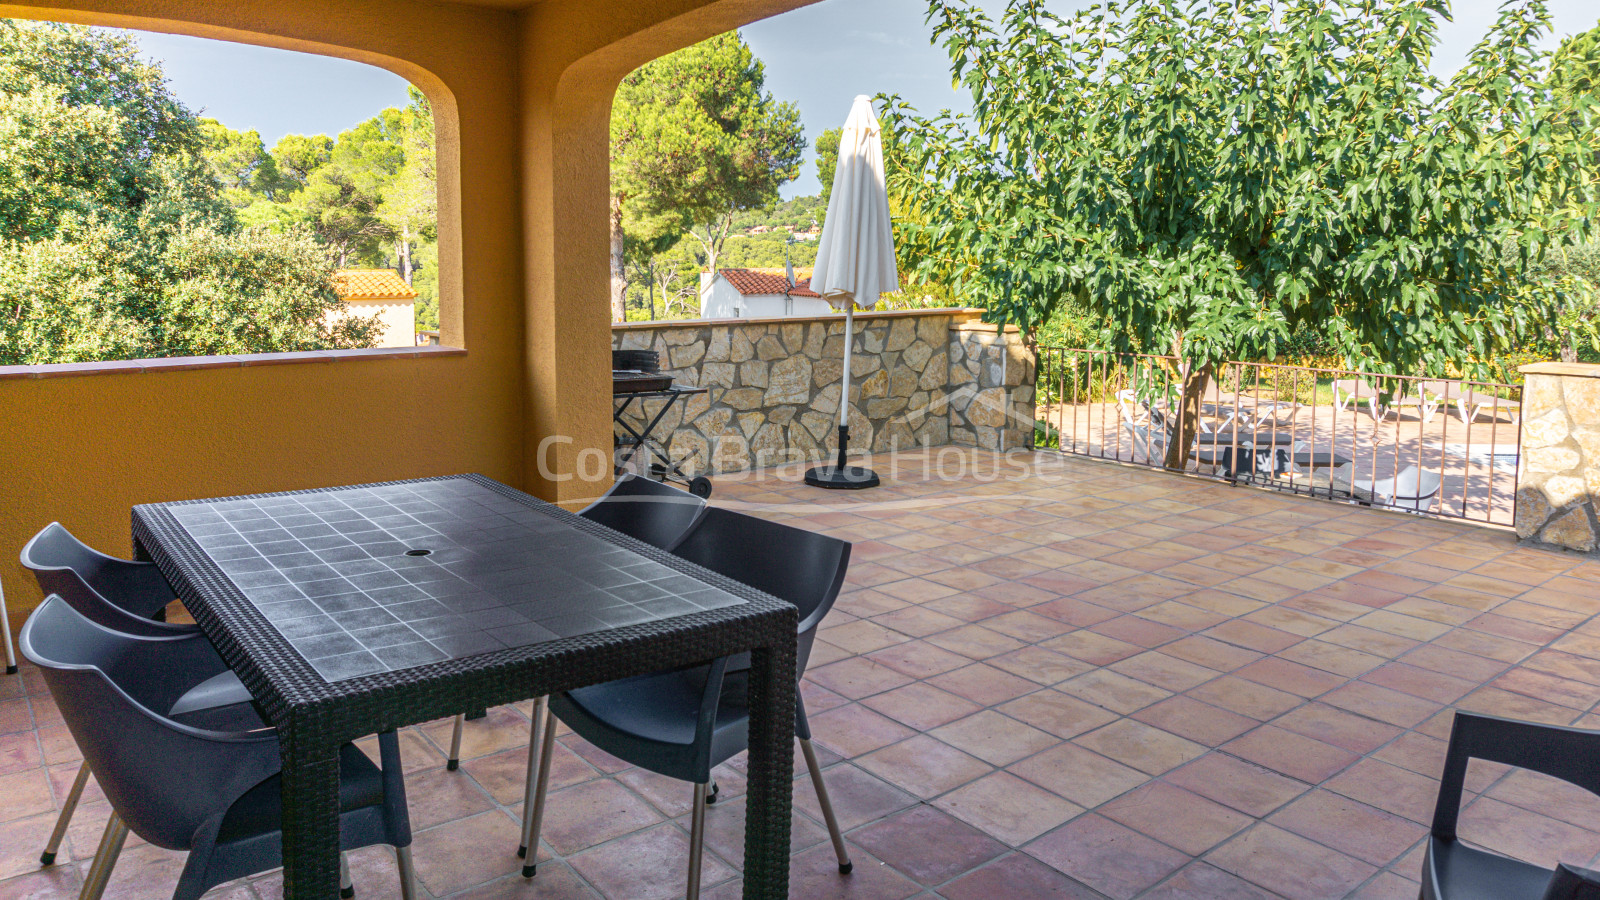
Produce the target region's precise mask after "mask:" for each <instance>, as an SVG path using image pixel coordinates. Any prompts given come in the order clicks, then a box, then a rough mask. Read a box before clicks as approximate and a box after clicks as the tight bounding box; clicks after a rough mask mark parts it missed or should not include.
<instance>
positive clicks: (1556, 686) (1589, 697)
mask: <svg viewBox="0 0 1600 900" xmlns="http://www.w3.org/2000/svg"><path fill="white" fill-rule="evenodd" d="M1491 684H1493V685H1494V686H1495V687H1497V688H1500V689H1502V690H1507V691H1512V692H1514V693H1518V694H1526V695H1528V696H1529V697H1533V698H1534V699H1536V700H1544V701H1547V702H1550V703H1557V704H1560V705H1562V706H1570V707H1572V708H1573V709H1579V710H1587V709H1589V707H1591V706H1593V705H1594V702H1595V696H1596V694H1597V692H1596V691H1595V688H1594V685H1591V684H1588V683H1586V682H1582V681H1574V680H1573V679H1570V678H1562V677H1560V676H1557V675H1551V674H1549V673H1547V672H1536V671H1534V670H1532V669H1527V668H1516V669H1512V670H1511V671H1509V672H1507V673H1506V674H1504V675H1501V676H1500V677H1499V678H1496V679H1495V680H1494V681H1493V682H1491Z"/></svg>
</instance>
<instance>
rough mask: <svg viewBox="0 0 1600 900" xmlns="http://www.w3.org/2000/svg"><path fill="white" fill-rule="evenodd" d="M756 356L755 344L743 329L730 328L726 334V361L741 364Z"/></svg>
mask: <svg viewBox="0 0 1600 900" xmlns="http://www.w3.org/2000/svg"><path fill="white" fill-rule="evenodd" d="M755 355H756V348H755V344H752V343H751V342H750V335H748V334H746V333H745V329H744V328H731V329H729V334H728V361H729V362H736V363H741V362H744V361H745V360H747V359H750V358H752V357H754V356H755Z"/></svg>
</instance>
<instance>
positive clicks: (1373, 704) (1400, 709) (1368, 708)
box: [1322, 681, 1439, 728]
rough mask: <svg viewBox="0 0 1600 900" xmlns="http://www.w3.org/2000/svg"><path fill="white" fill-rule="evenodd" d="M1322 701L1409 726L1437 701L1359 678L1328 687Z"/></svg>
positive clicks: (1428, 713) (1436, 706)
mask: <svg viewBox="0 0 1600 900" xmlns="http://www.w3.org/2000/svg"><path fill="white" fill-rule="evenodd" d="M1322 701H1323V702H1324V703H1327V704H1329V705H1332V706H1337V707H1339V708H1340V709H1346V710H1349V711H1350V712H1353V713H1356V714H1358V715H1363V716H1367V717H1368V718H1373V719H1377V720H1378V721H1380V722H1388V723H1389V724H1391V725H1399V726H1400V727H1402V728H1410V727H1411V726H1413V725H1416V724H1417V723H1418V722H1421V721H1422V720H1423V719H1426V718H1427V717H1429V716H1431V715H1433V714H1434V713H1435V712H1437V711H1438V710H1439V704H1437V703H1434V702H1433V701H1431V700H1424V699H1422V698H1421V697H1414V696H1412V695H1410V694H1402V693H1400V692H1399V691H1392V690H1390V689H1388V688H1386V687H1379V686H1378V685H1375V684H1368V683H1366V682H1360V681H1357V682H1352V683H1351V684H1347V685H1345V686H1344V687H1342V688H1339V689H1338V690H1335V691H1330V692H1329V693H1327V694H1325V695H1323V697H1322Z"/></svg>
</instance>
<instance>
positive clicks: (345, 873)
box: [339, 853, 356, 900]
mask: <svg viewBox="0 0 1600 900" xmlns="http://www.w3.org/2000/svg"><path fill="white" fill-rule="evenodd" d="M355 895H356V888H355V885H353V884H351V883H350V854H348V853H340V854H339V896H341V897H343V898H344V900H350V898H351V897H354V896H355Z"/></svg>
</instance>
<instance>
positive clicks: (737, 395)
mask: <svg viewBox="0 0 1600 900" xmlns="http://www.w3.org/2000/svg"><path fill="white" fill-rule="evenodd" d="M762 401H763V395H762V392H761V389H760V388H753V387H747V388H734V389H733V390H731V391H728V392H727V393H724V394H723V395H722V402H723V403H726V404H727V405H729V406H731V407H733V408H734V409H755V408H756V407H758V406H760V405H761V404H762ZM702 427H704V426H702Z"/></svg>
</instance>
